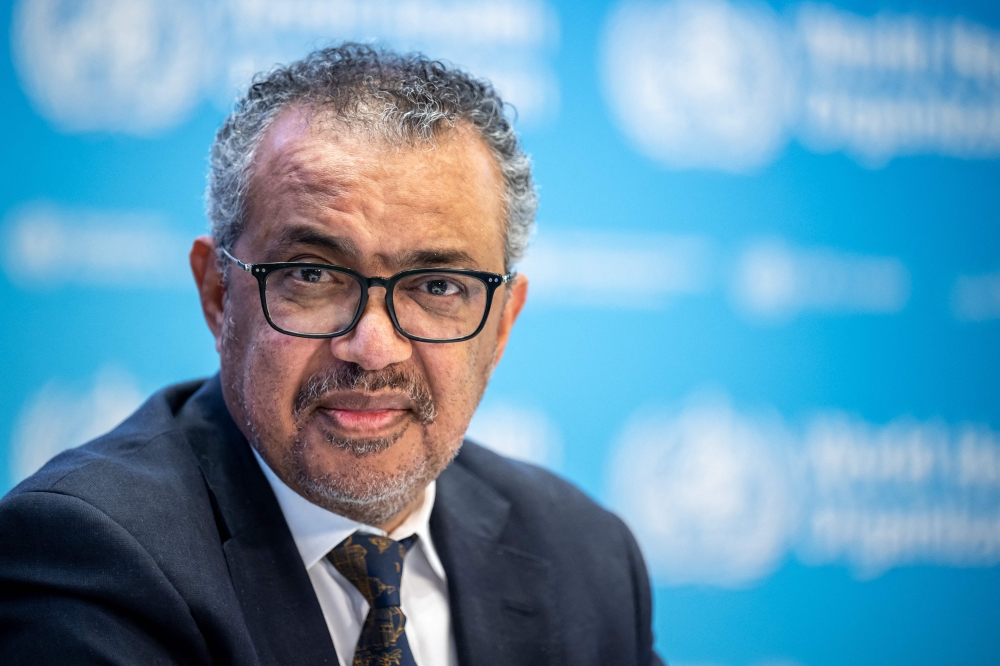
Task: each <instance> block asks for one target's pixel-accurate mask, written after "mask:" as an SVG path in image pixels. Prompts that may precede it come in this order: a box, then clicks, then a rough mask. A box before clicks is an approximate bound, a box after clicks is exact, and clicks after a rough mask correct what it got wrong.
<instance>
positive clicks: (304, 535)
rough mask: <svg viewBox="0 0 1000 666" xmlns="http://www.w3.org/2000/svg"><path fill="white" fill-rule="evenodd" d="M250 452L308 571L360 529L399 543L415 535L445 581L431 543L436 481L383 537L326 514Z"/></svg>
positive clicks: (375, 530)
mask: <svg viewBox="0 0 1000 666" xmlns="http://www.w3.org/2000/svg"><path fill="white" fill-rule="evenodd" d="M250 448H251V450H252V451H253V455H254V458H256V459H257V464H259V465H260V469H261V470H262V471H263V472H264V476H265V477H266V478H267V482H268V483H270V484H271V489H272V490H273V491H274V496H275V497H276V498H277V500H278V505H279V506H280V507H281V512H282V513H283V514H284V516H285V522H286V523H288V530H289V531H290V532H291V533H292V539H293V540H294V541H295V546H296V548H298V550H299V555H300V556H301V557H302V562H303V564H305V566H306V569H311V568H312V567H313V566H315V565H316V563H318V562H319V561H321V560H322V559H323V558H324V557H326V555H327V553H329V552H330V551H331V550H333V549H334V547H336V546H337V544H339V543H340V542H341V541H343V540H344V539H346V538H347V537H348V536H350V535H351V534H353V533H354V532H356V531H358V530H361V531H362V532H369V533H371V534H377V535H379V536H388V537H389V538H391V539H395V540H396V541H399V540H400V539H405V538H406V537H408V536H411V535H413V534H416V535H417V537H418V538H417V543H416V544H415V546H419V547H420V548H422V550H423V552H424V555H426V557H427V561H428V563H429V564H430V565H431V569H433V570H434V573H435V574H437V575H438V576H439V577H440V578H441V580H446V576H445V572H444V567H443V566H442V565H441V559H440V558H439V557H438V554H437V551H436V550H435V549H434V542H433V541H431V529H430V521H431V511H433V510H434V498H435V495H436V492H437V481H431V482H430V483H429V484H428V485H427V488H426V489H425V490H424V501H423V503H422V504H421V505H420V506H419V507H417V509H416V510H415V511H413V512H412V513H411V514H410V515H409V516H407V517H406V520H404V521H403V523H402V524H401V525H400V526H399V527H397V528H396V529H395V530H393V531H392V533H391V534H386V533H385V531H384V530H381V529H379V528H377V527H373V526H371V525H365V524H364V523H359V522H357V521H354V520H351V519H350V518H345V517H344V516H341V515H340V514H336V513H334V512H332V511H328V510H326V509H324V508H323V507H321V506H319V505H317V504H313V503H312V502H310V501H309V500H307V499H306V498H304V497H302V496H301V495H299V494H298V493H297V492H295V491H294V490H292V489H291V488H289V487H288V486H287V485H286V484H285V482H284V481H282V480H281V479H279V478H278V476H277V475H276V474H275V473H274V471H273V470H272V469H271V468H270V467H269V466H268V465H267V463H266V462H264V459H263V458H261V457H260V454H259V453H257V451H256V449H254V448H253V447H250Z"/></svg>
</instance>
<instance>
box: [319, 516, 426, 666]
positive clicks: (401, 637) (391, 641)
mask: <svg viewBox="0 0 1000 666" xmlns="http://www.w3.org/2000/svg"><path fill="white" fill-rule="evenodd" d="M416 540H417V536H416V535H413V536H411V537H407V538H406V539H403V540H402V541H393V540H392V539H390V538H388V537H382V536H375V535H373V534H364V533H362V532H355V533H354V534H352V535H351V536H349V537H347V538H346V539H344V540H343V541H342V542H341V543H340V544H339V545H338V546H337V547H336V548H334V549H333V550H331V551H330V553H329V555H327V558H328V559H329V560H330V562H331V563H332V564H333V566H334V567H335V568H336V569H337V571H339V572H340V573H341V574H342V575H343V576H344V578H346V579H347V580H349V581H351V584H352V585H354V587H356V588H358V591H359V592H361V596H363V597H364V598H365V599H366V600H367V601H368V605H369V606H371V610H369V611H368V617H367V618H365V624H364V626H363V627H362V628H361V636H360V638H358V645H357V647H356V648H355V650H354V662H353V663H354V666H417V664H416V662H415V661H414V660H413V653H412V652H410V644H409V643H408V642H407V640H406V634H405V633H404V632H403V629H404V627H405V626H406V617H405V616H404V615H403V611H402V609H401V608H400V607H399V585H400V581H401V580H402V576H403V559H404V558H405V557H406V551H407V550H409V549H410V546H412V545H413V542H414V541H416Z"/></svg>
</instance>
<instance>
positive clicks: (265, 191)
mask: <svg viewBox="0 0 1000 666" xmlns="http://www.w3.org/2000/svg"><path fill="white" fill-rule="evenodd" d="M314 119H315V113H313V112H308V111H305V110H303V109H301V108H297V107H292V108H289V109H287V110H285V111H283V112H282V113H281V114H280V115H279V117H278V118H277V119H276V120H275V122H274V123H273V125H272V126H271V127H270V128H269V129H268V131H267V134H266V136H265V137H264V140H263V141H262V142H261V146H260V148H259V149H258V151H257V156H256V157H257V160H258V163H257V164H256V165H255V166H256V168H255V169H254V173H253V178H252V181H251V191H250V193H249V196H248V199H247V201H248V213H249V216H248V217H249V218H250V219H256V218H257V217H258V216H259V215H271V216H272V217H273V216H274V215H275V214H276V213H280V215H281V217H282V218H283V219H285V220H289V219H291V218H292V217H298V218H299V219H308V220H316V221H319V222H323V221H324V220H325V219H330V218H331V217H336V216H338V215H340V216H342V217H343V216H346V217H350V218H352V219H355V220H363V221H365V223H366V224H369V225H378V224H385V223H386V220H392V221H399V220H400V219H406V217H405V216H406V215H407V214H414V215H417V216H418V217H420V218H421V219H422V220H423V221H424V222H427V221H431V223H432V225H433V226H434V232H435V233H436V234H439V235H444V236H454V238H455V239H456V240H461V239H462V236H463V235H465V234H468V232H473V233H474V235H479V234H483V233H496V234H497V238H496V240H497V242H498V243H499V245H498V248H499V250H500V252H502V246H503V223H504V210H503V197H502V192H503V180H502V177H501V175H500V170H499V165H498V163H497V160H496V159H495V158H494V157H493V155H492V153H491V152H490V151H489V149H488V148H487V147H486V145H485V143H484V142H483V141H482V139H481V138H480V137H479V136H478V134H477V133H476V132H475V130H474V129H472V128H468V127H456V128H455V129H453V130H450V131H448V132H447V133H445V134H444V135H441V136H440V137H439V140H438V141H436V142H435V143H434V145H427V146H426V147H425V146H423V145H418V146H413V147H412V148H411V147H407V146H403V147H399V146H387V145H385V144H373V142H372V141H370V140H368V139H366V138H365V137H364V136H359V135H358V134H357V133H356V132H354V131H352V130H351V128H350V127H349V126H347V125H345V124H343V123H337V122H333V121H326V122H323V123H316V122H315V121H314ZM278 202H280V204H279V203H278ZM279 205H280V206H282V207H284V210H281V211H275V210H274V208H275V207H276V206H279ZM453 222H462V224H453ZM453 227H454V228H453ZM459 227H461V228H459ZM477 232H478V233H477ZM490 245H493V243H492V242H490ZM397 254H398V251H397Z"/></svg>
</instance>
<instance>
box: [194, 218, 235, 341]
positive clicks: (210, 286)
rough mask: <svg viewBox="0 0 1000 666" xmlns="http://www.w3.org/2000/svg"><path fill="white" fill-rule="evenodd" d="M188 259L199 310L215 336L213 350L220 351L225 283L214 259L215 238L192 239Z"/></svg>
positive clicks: (200, 237) (201, 237)
mask: <svg viewBox="0 0 1000 666" xmlns="http://www.w3.org/2000/svg"><path fill="white" fill-rule="evenodd" d="M190 259H191V273H192V274H194V282H195V285H197V287H198V296H199V297H200V298H201V311H202V313H203V314H204V315H205V322H206V323H207V324H208V327H209V328H210V329H211V330H212V335H213V336H215V350H216V351H218V352H221V342H222V322H223V319H224V318H225V308H224V305H223V304H224V302H225V299H226V285H225V283H224V281H223V279H222V273H220V272H219V264H218V261H217V260H216V255H215V239H213V238H212V237H211V236H198V238H196V239H194V245H192V246H191V255H190Z"/></svg>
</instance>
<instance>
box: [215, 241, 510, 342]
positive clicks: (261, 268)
mask: <svg viewBox="0 0 1000 666" xmlns="http://www.w3.org/2000/svg"><path fill="white" fill-rule="evenodd" d="M222 252H223V253H224V254H225V255H226V256H227V257H229V258H230V259H232V260H233V261H234V262H236V265H237V266H239V267H240V268H242V269H243V270H244V271H246V272H247V273H250V274H251V275H253V276H254V277H255V278H257V286H258V288H259V290H260V306H261V308H262V309H263V311H264V318H265V319H266V320H267V323H268V324H270V326H271V328H273V329H274V330H276V331H278V332H279V333H284V334H285V335H292V336H295V337H297V338H339V337H341V336H343V335H347V334H348V333H350V332H351V331H353V330H354V328H355V327H356V326H357V325H358V322H359V321H361V315H362V314H364V311H365V307H366V306H367V305H368V290H369V289H370V288H371V287H382V288H384V289H385V306H386V309H387V310H388V311H389V319H390V320H391V321H392V325H393V327H394V328H395V329H396V332H398V333H399V334H400V335H402V336H403V337H404V338H407V339H408V340H413V341H414V342H429V343H435V344H436V343H447V342H465V341H466V340H471V339H472V338H474V337H476V336H477V335H479V333H480V332H481V331H482V330H483V327H484V326H486V320H487V319H489V316H490V309H491V308H492V306H493V294H494V293H495V292H496V290H497V288H498V287H500V285H503V284H507V283H508V282H510V281H511V280H513V279H514V276H515V275H517V273H507V274H506V275H502V274H500V273H490V272H488V271H476V270H472V269H469V268H411V269H409V270H405V271H400V272H399V273H396V274H394V275H391V276H389V277H378V276H368V275H363V274H361V273H359V272H358V271H356V270H353V269H351V268H347V267H345V266H337V265H335V264H320V263H315V262H308V261H291V262H288V261H281V262H270V263H262V264H248V263H245V262H242V261H240V260H239V259H237V258H236V257H234V256H233V255H231V254H230V253H229V251H228V250H226V249H225V248H222ZM285 268H324V269H329V270H334V271H337V272H339V273H345V274H347V275H350V276H351V277H353V278H354V279H356V280H357V281H358V282H359V283H360V284H361V299H360V300H359V301H358V309H357V312H355V313H354V319H353V320H352V321H351V323H350V325H348V326H347V328H345V329H344V330H343V331H338V332H337V333H296V332H294V331H286V330H285V329H283V328H281V327H280V326H278V325H277V324H275V323H274V321H273V320H272V319H271V313H270V312H268V310H267V278H268V276H269V275H271V274H272V273H273V272H274V271H276V270H280V269H285ZM421 273H444V274H450V275H467V276H469V277H473V278H476V279H477V280H479V281H480V282H482V283H483V284H485V285H486V307H485V308H484V309H483V318H482V320H480V322H479V326H477V327H476V330H475V331H473V332H472V333H470V334H469V335H466V336H465V337H462V338H448V339H445V340H435V339H431V338H421V337H417V336H415V335H410V334H409V333H407V332H406V331H404V330H403V329H402V327H401V326H400V325H399V320H398V319H396V308H395V306H394V305H393V302H392V291H393V288H394V287H395V286H396V283H397V282H399V281H400V280H402V279H403V278H407V277H410V276H411V275H419V274H421Z"/></svg>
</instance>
